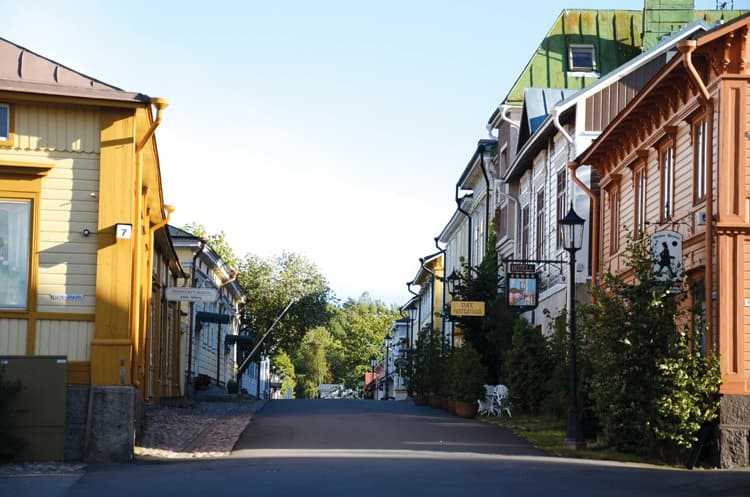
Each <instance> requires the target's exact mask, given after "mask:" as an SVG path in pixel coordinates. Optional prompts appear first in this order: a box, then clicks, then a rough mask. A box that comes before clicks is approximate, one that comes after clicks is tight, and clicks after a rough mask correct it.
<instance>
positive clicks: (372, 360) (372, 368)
mask: <svg viewBox="0 0 750 497" xmlns="http://www.w3.org/2000/svg"><path fill="white" fill-rule="evenodd" d="M373 383H375V356H372V357H370V385H372V400H375V390H376V388H377V386H378V385H377V383H375V385H373Z"/></svg>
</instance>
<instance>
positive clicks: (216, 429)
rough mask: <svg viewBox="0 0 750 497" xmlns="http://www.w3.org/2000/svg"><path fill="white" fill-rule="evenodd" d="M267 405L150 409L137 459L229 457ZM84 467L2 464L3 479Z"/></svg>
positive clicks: (248, 403) (204, 404)
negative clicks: (253, 420)
mask: <svg viewBox="0 0 750 497" xmlns="http://www.w3.org/2000/svg"><path fill="white" fill-rule="evenodd" d="M265 402H266V401H263V400H235V401H232V402H198V403H195V404H190V405H186V406H183V407H162V408H156V407H147V408H146V412H145V426H144V433H143V436H142V437H141V440H139V441H138V442H137V443H136V447H135V455H136V457H146V458H170V459H176V458H180V459H190V458H211V457H221V456H226V455H228V454H230V453H231V452H232V448H234V444H235V443H236V442H237V440H238V439H239V437H240V435H241V434H242V432H243V431H244V430H245V428H246V427H247V425H248V423H249V422H250V420H251V419H252V418H253V415H254V414H255V413H256V412H258V411H259V410H260V409H261V408H262V407H263V406H264V405H265ZM85 470H86V464H84V463H78V462H75V463H70V462H63V461H35V462H27V463H10V464H0V478H2V477H13V476H28V475H49V476H52V475H64V474H76V473H83V472H84V471H85Z"/></svg>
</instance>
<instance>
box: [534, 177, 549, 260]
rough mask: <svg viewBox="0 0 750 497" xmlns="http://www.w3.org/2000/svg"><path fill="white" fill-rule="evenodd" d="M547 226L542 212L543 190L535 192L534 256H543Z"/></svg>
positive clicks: (538, 257)
mask: <svg viewBox="0 0 750 497" xmlns="http://www.w3.org/2000/svg"><path fill="white" fill-rule="evenodd" d="M546 228H547V223H546V221H545V212H544V190H539V191H538V192H537V193H536V258H537V259H543V258H544V230H545V229H546Z"/></svg>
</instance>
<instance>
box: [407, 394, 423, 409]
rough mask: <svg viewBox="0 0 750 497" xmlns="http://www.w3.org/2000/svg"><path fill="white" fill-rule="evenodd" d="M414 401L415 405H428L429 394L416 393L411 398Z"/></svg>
mask: <svg viewBox="0 0 750 497" xmlns="http://www.w3.org/2000/svg"><path fill="white" fill-rule="evenodd" d="M411 400H412V402H414V405H415V406H426V405H427V396H426V395H421V394H420V395H415V396H414V397H412V398H411Z"/></svg>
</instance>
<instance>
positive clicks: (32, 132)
mask: <svg viewBox="0 0 750 497" xmlns="http://www.w3.org/2000/svg"><path fill="white" fill-rule="evenodd" d="M13 114H14V117H15V122H14V124H15V133H16V140H15V142H14V148H16V149H20V150H48V151H51V150H55V151H68V152H84V153H97V152H98V151H99V111H98V110H97V109H96V108H94V107H91V108H86V109H81V108H73V107H63V106H58V105H28V104H15V105H14V108H13Z"/></svg>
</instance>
